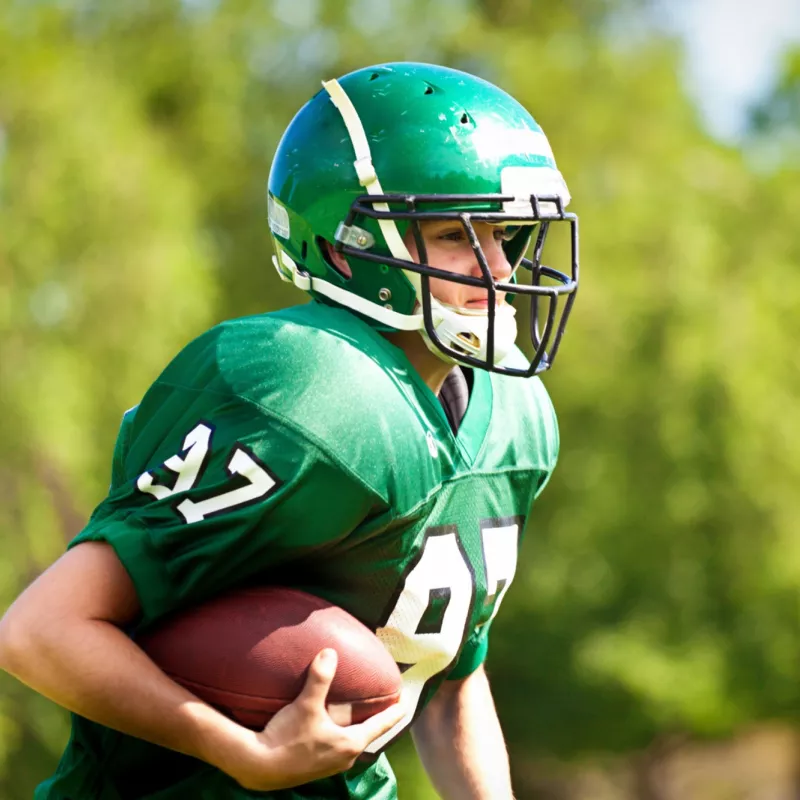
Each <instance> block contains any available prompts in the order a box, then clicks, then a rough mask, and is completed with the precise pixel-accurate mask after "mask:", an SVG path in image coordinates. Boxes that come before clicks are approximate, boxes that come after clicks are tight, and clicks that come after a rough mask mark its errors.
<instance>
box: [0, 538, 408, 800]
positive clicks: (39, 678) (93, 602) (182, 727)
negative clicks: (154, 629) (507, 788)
mask: <svg viewBox="0 0 800 800" xmlns="http://www.w3.org/2000/svg"><path fill="white" fill-rule="evenodd" d="M138 612H139V603H138V599H137V594H136V590H135V587H134V584H133V582H132V581H131V579H130V576H129V575H128V573H127V571H126V570H125V568H124V567H123V566H122V564H121V562H120V561H119V559H118V558H117V556H116V554H115V552H114V550H113V549H112V548H111V547H110V546H109V545H107V544H104V543H95V542H86V543H83V544H80V545H77V546H76V547H75V548H73V549H72V550H69V551H68V552H67V553H65V554H64V555H63V556H62V557H61V558H60V559H59V560H58V561H57V562H56V563H55V564H54V565H53V566H51V567H50V568H49V569H48V570H47V571H46V572H44V573H43V574H42V575H41V576H40V577H39V578H38V579H37V580H36V581H34V582H33V584H31V586H29V587H28V589H26V591H25V592H23V593H22V595H20V597H19V598H18V599H17V600H16V602H15V603H14V604H13V605H12V606H11V607H10V608H9V609H8V611H7V612H6V614H5V615H4V616H3V618H2V620H1V621H0V667H2V668H3V669H4V670H6V671H7V672H10V673H11V674H12V675H14V676H16V677H17V678H18V679H19V680H21V681H22V682H23V683H26V684H27V685H29V686H30V687H32V688H33V689H35V690H36V691H38V692H40V693H41V694H43V695H45V696H46V697H49V698H50V699H51V700H53V701H54V702H56V703H58V704H59V705H61V706H64V707H65V708H67V709H69V710H70V711H73V712H75V713H77V714H79V715H81V716H84V717H86V718H88V719H91V720H94V721H95V722H99V723H100V724H102V725H106V726H108V727H111V728H114V729H116V730H120V731H123V732H124V733H128V734H130V735H133V736H137V737H139V738H142V739H146V740H148V741H150V742H153V743H155V744H158V745H161V746H163V747H168V748H170V749H172V750H177V751H179V752H181V753H185V754H187V755H189V756H193V757H195V758H199V759H202V760H204V761H206V762H208V763H210V764H212V765H214V766H216V767H218V768H219V769H221V770H223V771H225V772H227V773H228V774H229V775H231V776H232V777H233V778H234V779H236V780H237V781H239V783H241V784H242V785H244V786H246V787H248V788H252V789H259V790H270V789H279V788H285V787H289V786H296V785H298V784H300V783H305V782H307V781H309V780H314V779H316V778H320V777H324V776H326V775H330V774H334V773H336V772H340V771H342V770H344V769H347V768H348V767H349V766H351V765H352V763H353V762H354V760H355V759H356V757H357V756H358V755H359V754H360V753H361V752H362V751H363V750H364V749H365V748H366V746H367V745H368V744H369V743H370V742H371V741H372V740H373V739H375V738H377V737H378V736H379V735H381V734H383V733H384V732H385V731H386V730H388V729H389V728H390V727H392V726H393V725H394V724H395V723H396V722H397V721H398V719H399V716H401V714H400V712H399V711H398V709H397V708H393V709H388V710H387V711H388V713H387V712H383V714H381V715H376V716H375V717H373V718H371V719H370V720H367V721H366V722H365V723H362V724H361V725H353V726H350V727H347V728H342V727H339V726H338V725H335V724H334V723H333V721H332V720H331V719H330V717H329V715H328V714H327V711H326V709H325V698H326V695H327V690H328V687H329V685H330V682H331V680H332V679H333V675H334V672H335V669H336V658H335V653H333V656H332V658H328V659H325V658H318V659H317V661H315V662H314V664H313V665H312V669H311V670H310V674H309V679H308V682H307V684H306V687H305V689H304V691H303V693H302V695H301V696H300V697H299V698H298V699H297V700H296V701H295V702H294V703H292V704H291V705H290V706H288V707H287V708H285V709H284V710H283V711H282V712H281V713H280V714H277V715H276V716H275V717H274V718H273V719H272V721H271V722H270V724H269V725H268V726H267V728H266V729H265V730H264V731H263V732H253V731H250V730H247V729H246V728H243V727H241V726H239V725H237V724H236V723H234V722H232V721H231V720H229V719H228V718H227V717H225V716H223V715H222V714H220V713H219V712H217V711H216V710H214V709H213V708H211V707H210V706H208V705H206V704H205V703H203V702H202V701H200V700H199V699H198V698H197V697H195V696H194V695H193V694H191V693H190V692H188V691H187V690H185V689H183V688H182V687H181V686H179V685H178V684H177V683H175V682H174V681H172V680H171V679H170V678H168V677H167V676H166V675H165V674H164V673H163V672H162V671H161V670H160V669H159V668H158V667H157V666H156V665H155V664H154V663H153V662H152V661H151V660H150V659H149V658H148V656H147V655H146V654H145V653H144V652H143V651H142V650H141V649H140V648H139V647H138V646H137V645H136V644H135V643H134V642H133V641H132V640H131V639H130V638H129V637H128V636H127V635H126V634H125V633H124V632H123V630H122V627H123V626H125V625H126V624H127V623H129V622H131V621H132V620H133V619H134V618H135V617H136V616H137V614H138Z"/></svg>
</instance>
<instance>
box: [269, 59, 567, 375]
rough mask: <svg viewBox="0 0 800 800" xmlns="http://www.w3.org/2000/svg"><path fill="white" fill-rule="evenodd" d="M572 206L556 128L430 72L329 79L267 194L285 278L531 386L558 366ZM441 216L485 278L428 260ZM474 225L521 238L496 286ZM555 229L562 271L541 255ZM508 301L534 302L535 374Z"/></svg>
mask: <svg viewBox="0 0 800 800" xmlns="http://www.w3.org/2000/svg"><path fill="white" fill-rule="evenodd" d="M375 76H377V77H375ZM431 87H434V88H433V90H431ZM377 88H380V90H381V91H376V89H377ZM466 106H469V108H468V109H467V108H465V107H466ZM462 108H464V110H463V111H462ZM409 118H410V119H409ZM498 119H499V120H501V122H498ZM464 120H467V123H465V122H464ZM320 138H322V139H324V141H323V142H320ZM354 156H355V161H354ZM378 176H380V182H379V180H378ZM365 189H366V192H365ZM568 202H569V192H568V191H567V189H566V184H565V183H564V181H563V178H562V177H561V174H560V173H559V172H558V170H557V169H556V167H555V161H554V160H553V158H552V151H551V150H550V149H549V145H548V144H547V140H546V139H545V138H544V134H543V133H542V132H541V129H540V128H539V127H538V125H537V124H536V123H535V122H534V121H533V119H532V118H531V117H530V115H529V114H528V113H527V112H526V111H525V110H524V109H523V108H522V107H521V106H519V104H518V103H516V101H514V100H513V98H510V97H509V96H508V95H507V94H505V92H502V91H501V90H500V89H498V88H497V87H494V86H492V85H491V84H488V83H486V82H485V81H482V80H481V79H479V78H475V77H473V76H470V75H467V74H466V73H461V72H458V71H456V70H449V69H445V68H442V67H434V66H431V65H425V64H396V65H386V66H384V67H380V68H368V69H366V70H359V71H357V72H356V73H351V74H350V75H348V76H345V77H344V78H342V79H341V85H340V84H339V83H338V82H336V81H332V82H329V83H328V84H325V91H323V92H320V93H319V94H318V95H317V96H315V98H313V99H312V100H311V101H309V103H308V104H307V105H306V106H305V107H304V108H303V109H301V111H300V112H298V115H297V116H296V117H295V120H293V122H292V124H291V125H290V126H289V128H288V129H287V132H286V133H285V134H284V137H283V139H282V140H281V143H280V145H279V148H278V153H277V154H276V158H275V162H274V163H273V169H272V172H271V174H270V184H269V204H270V228H271V229H272V233H273V238H274V242H275V246H276V259H275V261H276V267H277V268H278V271H279V274H280V275H281V277H282V278H284V279H285V280H291V281H293V282H294V283H295V284H296V285H298V286H300V287H301V288H303V289H305V290H306V291H309V292H310V293H311V294H312V296H316V297H317V298H318V299H321V300H324V301H325V302H334V303H336V304H339V305H342V306H345V307H348V308H350V309H351V310H352V311H354V312H356V313H357V314H359V315H361V316H362V317H364V318H365V319H366V320H367V321H369V322H370V323H371V324H373V325H374V326H375V327H377V328H379V329H382V330H418V331H419V332H420V333H421V334H422V336H423V338H424V339H425V341H426V343H427V344H428V346H429V348H430V349H431V350H432V351H433V352H434V353H436V354H437V355H439V356H440V357H442V358H443V359H444V360H446V361H452V362H455V363H461V364H464V365H467V366H471V367H477V368H480V369H485V370H490V371H495V372H501V373H505V374H511V375H518V376H530V375H533V374H536V373H538V372H542V371H543V370H545V369H548V368H549V367H550V366H551V365H552V362H553V359H554V357H555V354H556V352H557V350H558V346H559V343H560V341H561V337H562V335H563V333H564V328H565V325H566V321H567V319H568V317H569V313H570V311H571V308H572V304H573V302H574V298H575V292H576V290H577V285H578V230H577V218H576V216H575V215H574V214H570V213H567V212H566V211H565V207H566V204H567V203H568ZM442 220H449V221H453V222H457V223H459V224H460V225H461V226H462V228H463V230H464V231H465V234H466V237H467V240H468V241H469V244H470V246H471V248H472V251H473V253H474V255H475V260H476V262H477V264H478V266H479V268H480V276H477V275H475V273H474V270H473V271H472V273H471V274H470V275H461V274H455V273H453V272H449V271H447V270H444V269H441V268H437V266H436V265H435V264H431V263H430V261H429V258H428V251H427V248H426V246H425V237H424V235H423V229H424V223H425V222H428V221H442ZM476 223H489V224H491V225H503V226H506V227H509V226H514V227H515V228H516V230H514V231H513V233H512V235H510V236H509V237H508V238H507V239H506V240H505V241H504V242H503V249H504V250H505V253H506V258H507V259H508V262H509V264H510V265H511V267H512V275H511V277H510V278H508V279H507V280H504V281H499V280H496V279H495V278H493V276H492V273H491V270H490V268H489V263H488V261H487V258H486V254H485V253H484V252H483V250H482V247H481V244H480V241H479V237H478V235H477V234H476V230H475V224H476ZM553 225H558V226H559V227H565V226H566V227H568V228H569V237H568V239H569V246H570V250H571V253H570V256H569V258H568V261H569V264H568V266H564V267H563V268H561V269H554V268H552V267H549V266H546V265H545V264H544V263H543V261H542V257H543V252H544V245H545V242H546V240H547V236H548V231H549V230H550V228H551V226H553ZM534 233H535V236H532V234H534ZM409 238H413V241H414V243H415V244H416V251H417V258H412V256H411V254H410V253H409V251H408V248H407V247H406V243H405V242H406V241H408V240H409ZM531 241H533V247H532V250H530V254H529V257H528V258H525V254H526V252H527V251H528V250H529V243H530V242H531ZM325 242H329V243H331V244H333V246H334V247H335V249H336V250H337V251H338V252H339V253H341V254H342V255H344V256H345V257H346V260H347V263H348V265H349V267H350V275H349V276H348V275H346V274H343V272H341V271H339V270H337V269H336V268H335V266H334V265H332V264H331V262H330V260H329V259H328V258H327V254H326V253H325V245H324V243H325ZM434 260H435V259H434ZM432 279H437V280H438V281H451V282H454V283H457V284H465V285H469V286H475V287H481V288H482V289H484V290H485V291H486V294H487V298H488V308H487V309H486V311H485V312H478V311H474V310H473V311H469V310H465V309H456V308H449V307H447V306H446V305H444V304H443V303H441V302H439V300H437V298H436V297H435V296H434V294H433V293H432V291H431V280H432ZM521 279H522V280H521ZM498 292H499V293H501V294H505V295H506V298H507V300H513V301H514V306H518V305H519V303H520V296H523V297H524V296H525V295H527V296H528V298H529V300H530V341H531V345H532V352H529V353H528V355H527V356H526V361H527V363H526V364H523V363H521V359H520V358H519V354H518V353H517V354H516V355H514V356H513V357H510V358H508V360H507V359H506V357H507V356H509V355H510V352H511V350H512V348H513V344H514V339H515V336H516V323H515V321H514V319H513V317H514V308H513V307H512V306H510V305H508V303H503V304H501V305H497V303H496V299H497V293H498ZM559 301H561V302H559Z"/></svg>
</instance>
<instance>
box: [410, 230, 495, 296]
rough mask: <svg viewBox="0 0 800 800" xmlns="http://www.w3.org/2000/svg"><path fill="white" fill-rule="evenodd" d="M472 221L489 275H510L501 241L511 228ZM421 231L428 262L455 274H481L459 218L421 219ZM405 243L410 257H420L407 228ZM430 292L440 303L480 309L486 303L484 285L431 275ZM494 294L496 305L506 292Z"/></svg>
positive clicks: (416, 258) (478, 276)
mask: <svg viewBox="0 0 800 800" xmlns="http://www.w3.org/2000/svg"><path fill="white" fill-rule="evenodd" d="M472 224H473V228H474V229H475V234H476V236H477V237H478V241H479V242H480V245H481V248H482V250H483V253H484V255H485V256H486V261H487V263H488V265H489V270H490V271H491V273H492V277H493V278H494V279H495V280H497V281H506V280H508V278H509V277H510V276H511V265H510V264H509V263H508V259H507V258H506V254H505V251H504V250H503V247H502V245H503V242H504V241H505V239H506V238H507V237H508V236H509V233H510V231H509V230H507V229H506V228H504V227H499V226H497V225H490V224H489V223H488V222H473V223H472ZM420 231H421V233H422V238H423V240H424V242H425V249H426V250H427V260H428V264H430V265H431V266H432V267H436V268H437V269H443V270H447V271H448V272H452V273H455V274H456V275H469V276H472V277H476V278H480V277H481V275H482V273H481V268H480V264H478V259H477V257H476V256H475V251H474V250H473V249H472V245H471V244H470V242H469V239H468V238H467V234H466V231H465V230H464V227H463V226H462V225H461V223H460V222H451V221H449V220H441V221H427V222H422V223H421V224H420ZM405 243H406V247H408V251H409V253H410V254H411V256H412V258H413V259H414V260H415V261H419V251H418V249H417V245H416V241H415V240H414V235H413V231H412V230H411V229H410V228H409V230H408V231H407V232H406V235H405ZM431 294H432V295H433V296H434V297H435V298H436V299H437V300H439V301H440V302H441V303H444V304H445V305H448V306H453V307H455V308H465V309H471V310H473V311H479V310H480V309H485V308H487V307H488V305H489V299H488V292H487V291H486V289H483V288H481V287H479V286H465V285H464V284H460V283H453V282H452V281H447V280H442V279H440V278H431ZM496 297H497V304H498V305H500V304H502V303H504V302H505V292H498V293H497V295H496Z"/></svg>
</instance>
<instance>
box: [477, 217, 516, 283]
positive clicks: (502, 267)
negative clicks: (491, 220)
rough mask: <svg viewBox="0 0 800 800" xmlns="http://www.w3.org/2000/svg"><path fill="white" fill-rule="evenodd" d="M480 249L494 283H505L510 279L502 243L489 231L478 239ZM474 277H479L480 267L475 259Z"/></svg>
mask: <svg viewBox="0 0 800 800" xmlns="http://www.w3.org/2000/svg"><path fill="white" fill-rule="evenodd" d="M478 240H479V242H480V245H481V249H482V250H483V254H484V256H486V263H487V264H488V265H489V272H491V273H492V277H493V278H494V279H495V280H496V281H501V282H502V281H507V280H508V279H509V278H510V277H511V264H510V263H509V261H508V258H507V256H506V251H505V250H504V249H503V243H502V241H498V240H497V239H496V238H495V235H494V231H493V230H491V231H489V232H488V233H487V234H486V235H485V236H480V237H479V239H478ZM473 271H474V275H475V277H478V278H479V277H480V276H481V275H482V273H481V267H480V264H478V262H477V259H476V261H475V267H474V270H473Z"/></svg>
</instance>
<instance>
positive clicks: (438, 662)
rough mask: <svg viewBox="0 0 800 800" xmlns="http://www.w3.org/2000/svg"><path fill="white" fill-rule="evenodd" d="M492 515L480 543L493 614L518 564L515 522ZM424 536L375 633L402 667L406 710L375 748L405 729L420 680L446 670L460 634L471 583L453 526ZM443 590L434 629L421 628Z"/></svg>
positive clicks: (422, 684) (373, 750)
mask: <svg viewBox="0 0 800 800" xmlns="http://www.w3.org/2000/svg"><path fill="white" fill-rule="evenodd" d="M496 522H497V520H486V521H485V522H482V523H481V543H482V545H483V556H484V558H483V560H484V565H485V568H486V585H487V595H488V596H492V595H496V597H495V601H494V609H493V611H492V618H494V615H495V614H496V613H497V609H498V608H499V607H500V602H501V600H502V599H503V596H504V595H505V593H506V591H507V590H508V587H509V586H510V585H511V581H512V579H513V578H514V572H515V571H516V567H517V544H518V540H519V523H518V522H512V523H510V524H505V525H501V526H498V525H496V524H495V523H496ZM433 530H434V531H436V530H438V531H444V532H442V533H433V531H432V532H431V535H429V536H428V538H427V539H426V540H425V544H424V545H423V550H422V556H421V557H420V559H419V561H418V562H417V563H416V564H415V565H414V567H412V569H411V570H410V571H409V572H408V573H406V576H405V583H404V584H403V591H402V592H401V593H400V597H399V598H398V599H397V603H396V604H395V606H394V608H393V609H392V612H391V613H390V614H389V619H388V620H387V621H386V625H384V626H383V627H382V628H378V630H377V631H376V632H375V633H376V635H377V637H378V638H379V639H380V640H381V642H383V645H384V647H386V649H387V650H388V651H389V652H390V653H391V655H392V658H394V660H395V662H397V663H398V664H402V665H404V666H405V667H406V669H405V671H404V672H403V689H402V692H401V695H400V701H399V702H400V703H401V704H402V706H403V710H404V711H405V714H404V715H403V719H401V720H400V722H398V723H397V724H396V725H395V726H394V727H393V728H392V729H391V730H389V731H387V732H386V733H385V734H384V735H383V736H381V737H379V738H378V739H376V740H375V741H374V742H372V744H370V745H369V747H367V752H370V753H377V752H379V751H380V750H381V749H382V748H383V747H385V746H386V745H387V744H388V743H389V742H390V741H391V740H392V739H394V738H395V737H396V736H397V735H398V734H399V733H400V732H401V731H402V730H404V729H405V728H406V727H408V725H410V724H411V721H412V720H413V718H414V714H415V713H416V711H417V706H418V705H419V702H420V698H421V696H422V690H423V689H424V688H425V684H426V683H427V682H428V681H429V680H430V679H431V678H432V677H433V676H434V675H436V674H438V673H439V672H441V671H442V670H444V669H446V668H447V667H448V666H450V664H451V663H452V661H453V659H454V658H455V657H456V655H457V654H458V650H459V648H460V647H461V643H462V641H463V640H464V638H465V627H466V624H467V618H468V616H469V610H470V606H471V604H472V597H473V594H474V593H475V582H474V580H473V577H472V572H471V570H470V566H469V562H468V561H467V557H466V555H465V554H464V552H463V551H462V549H461V544H460V542H459V539H458V530H457V528H456V527H455V526H454V525H451V526H445V527H444V528H438V529H436V528H435V529H433ZM442 590H444V591H446V592H447V595H446V596H447V598H448V602H447V605H446V608H445V611H444V617H443V619H442V623H441V626H440V628H439V630H437V631H436V632H431V633H428V632H420V627H421V626H420V622H421V621H422V618H423V615H424V614H425V611H426V610H427V608H428V604H429V602H430V600H431V598H432V597H434V596H435V595H434V593H436V592H442Z"/></svg>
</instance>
